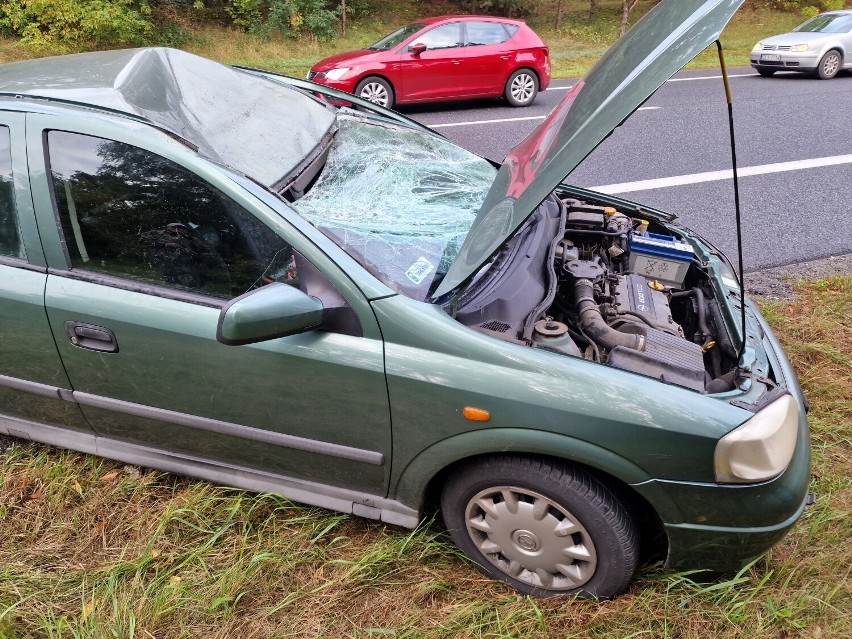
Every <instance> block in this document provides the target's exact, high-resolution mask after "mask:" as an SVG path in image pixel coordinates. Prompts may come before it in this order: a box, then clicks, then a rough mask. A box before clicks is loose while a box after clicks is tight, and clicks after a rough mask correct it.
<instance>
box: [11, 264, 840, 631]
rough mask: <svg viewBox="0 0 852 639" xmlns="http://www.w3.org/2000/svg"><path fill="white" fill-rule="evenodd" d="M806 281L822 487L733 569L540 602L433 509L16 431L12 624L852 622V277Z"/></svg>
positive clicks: (794, 324)
mask: <svg viewBox="0 0 852 639" xmlns="http://www.w3.org/2000/svg"><path fill="white" fill-rule="evenodd" d="M795 290H796V292H797V296H798V297H797V299H796V301H794V302H768V303H765V304H763V308H764V312H765V314H766V316H767V317H768V318H769V320H770V322H771V323H772V325H773V326H774V328H775V330H776V331H777V333H778V335H779V337H780V339H781V340H782V342H783V343H784V344H785V346H786V349H787V352H788V354H789V355H790V357H791V359H792V361H793V364H794V366H795V367H796V369H797V371H798V374H799V376H800V379H801V382H802V384H803V385H804V387H805V391H806V393H807V395H808V396H809V398H810V400H811V402H812V405H813V410H812V412H811V415H810V423H811V427H812V432H813V444H814V472H813V475H814V477H813V490H815V491H816V492H817V493H818V494H819V500H818V502H817V504H816V505H815V506H813V507H811V508H810V509H809V510H808V511H807V513H806V514H805V516H804V517H803V519H802V520H801V521H800V522H799V523H798V525H797V526H796V527H795V528H794V530H793V531H792V533H791V534H790V535H788V536H787V537H786V538H785V539H784V540H783V541H782V542H781V543H780V544H779V545H778V546H776V547H775V548H774V549H773V550H772V551H771V552H770V553H769V554H768V555H767V556H765V557H762V558H760V559H758V560H757V561H755V562H753V563H752V564H751V565H749V566H747V567H746V568H745V569H743V570H742V571H741V572H739V573H738V574H736V575H728V576H726V577H724V578H722V579H721V580H717V581H714V582H710V583H706V582H702V581H701V580H700V579H699V575H696V574H689V573H677V574H670V573H666V572H663V571H661V570H660V569H659V567H653V566H652V567H649V568H646V569H644V570H643V572H642V573H641V574H640V575H639V576H638V578H637V579H636V581H635V582H634V583H633V585H632V587H631V589H630V591H629V592H628V593H627V594H626V595H624V596H622V597H621V598H619V599H617V600H615V601H609V602H601V603H593V602H583V601H573V600H569V599H565V598H556V599H549V600H544V601H535V600H532V599H529V598H525V597H520V596H518V595H516V594H515V593H514V592H512V591H510V590H509V589H507V588H505V587H503V586H502V585H499V584H496V583H493V582H490V581H488V580H487V579H485V578H484V577H481V576H480V575H479V573H477V571H476V570H475V569H474V568H473V567H472V566H471V565H470V564H468V563H467V562H466V561H464V560H463V559H462V558H461V557H460V556H459V555H458V553H457V551H456V550H455V549H454V547H453V546H452V545H451V544H450V542H449V540H448V538H447V536H446V534H445V533H444V532H443V531H441V529H440V528H439V527H437V526H435V525H431V524H430V525H424V526H423V527H421V528H420V529H418V530H416V531H413V532H412V531H407V530H402V529H398V528H394V527H390V526H383V525H380V524H376V523H373V522H369V521H366V520H361V519H357V518H352V517H348V516H345V515H340V514H337V513H332V512H329V511H325V510H320V509H314V508H308V507H303V506H299V505H295V504H293V503H291V502H289V501H287V500H285V499H283V498H281V497H278V496H275V495H269V494H260V495H258V494H253V493H248V492H244V491H239V490H234V489H229V488H223V487H219V486H214V485H211V484H208V483H204V482H198V481H194V480H189V479H183V478H178V477H175V476H173V475H169V474H164V473H160V472H156V471H145V470H140V469H137V468H134V467H130V466H122V465H121V464H118V463H115V462H111V461H106V460H102V459H99V458H96V457H90V456H85V455H80V454H76V453H71V452H67V451H59V450H56V449H53V448H50V447H45V446H39V445H35V444H26V443H22V442H14V443H12V444H11V446H8V447H7V448H5V450H3V451H2V452H0V482H2V492H0V540H2V543H0V637H2V638H3V639H23V638H30V637H32V638H36V637H38V638H42V637H50V638H51V639H53V638H55V639H60V638H63V639H64V638H66V637H67V638H69V639H71V638H91V639H96V638H98V639H99V638H102V637H127V638H139V639H150V638H152V637H155V638H158V639H159V638H165V637H168V638H178V637H204V638H205V639H208V638H217V637H223V638H224V637H240V638H241V639H248V638H252V637H258V638H260V637H263V638H269V637H386V636H388V637H405V638H412V639H413V638H417V637H430V638H432V637H446V638H450V637H453V638H455V637H477V638H478V637H524V638H538V637H554V638H555V637H559V638H566V639H567V638H572V637H576V638H580V637H584V638H585V637H601V638H603V637H634V638H638V637H649V638H652V637H653V638H657V637H678V638H683V639H699V638H700V639H704V638H706V637H715V638H718V639H727V638H731V639H733V638H742V637H748V638H752V637H771V638H773V639H775V638H778V639H782V638H783V639H789V638H794V637H802V638H804V637H809V638H816V637H824V638H826V639H834V638H839V637H849V636H852V614H850V611H852V586H851V585H852V579H850V566H852V549H850V547H849V543H848V542H849V539H850V538H852V516H850V514H852V483H850V477H852V445H851V444H852V442H850V433H852V365H850V358H849V353H850V352H852V315H850V312H849V309H850V308H852V276H844V277H831V278H826V279H821V280H816V281H809V282H799V283H797V284H795ZM0 443H1V442H0ZM0 449H2V446H0Z"/></svg>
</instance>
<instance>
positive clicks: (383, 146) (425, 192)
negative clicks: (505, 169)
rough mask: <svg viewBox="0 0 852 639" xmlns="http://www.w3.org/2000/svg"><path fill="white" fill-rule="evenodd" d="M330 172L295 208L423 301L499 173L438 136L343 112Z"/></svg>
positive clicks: (376, 271)
mask: <svg viewBox="0 0 852 639" xmlns="http://www.w3.org/2000/svg"><path fill="white" fill-rule="evenodd" d="M338 126H339V128H338V132H337V136H336V137H335V140H334V143H333V145H332V147H331V151H330V153H329V156H328V160H327V163H326V166H325V168H324V170H323V172H322V174H321V175H320V177H319V179H318V180H317V182H316V184H314V186H313V187H312V188H311V190H310V191H308V193H307V194H306V195H305V196H304V197H302V198H301V199H299V200H297V201H296V202H294V203H293V207H294V208H295V209H296V210H297V211H298V212H299V214H301V215H302V216H303V217H305V218H306V219H307V220H308V221H309V222H311V223H312V224H313V225H314V226H316V227H317V228H319V229H320V230H321V231H322V232H323V233H325V234H326V235H327V236H329V237H330V238H331V239H333V240H334V241H335V242H336V243H337V244H339V245H340V246H341V247H342V248H343V249H344V250H346V251H347V252H348V253H349V254H350V255H352V256H353V257H354V258H355V259H356V260H358V261H359V262H360V263H361V264H363V265H364V266H365V267H366V268H367V269H368V270H369V271H370V272H372V273H373V274H374V275H376V276H377V277H378V278H379V279H381V280H382V281H383V282H385V283H386V284H387V285H388V286H390V287H391V288H393V289H394V290H396V291H397V292H399V293H403V294H405V295H408V296H409V297H412V298H414V299H417V300H425V299H426V298H427V296H428V294H429V292H430V290H431V289H433V288H434V286H436V285H437V283H438V282H439V281H440V279H441V277H442V276H443V274H444V273H446V270H447V268H448V267H449V265H450V263H451V262H452V261H453V259H454V258H455V256H456V254H457V253H458V249H459V247H460V246H461V243H462V242H463V241H464V238H465V236H466V235H467V232H468V230H469V229H470V226H471V224H472V223H473V220H474V218H475V216H476V212H477V211H478V210H479V207H480V206H481V205H482V202H483V200H484V199H485V194H486V193H487V192H488V188H489V187H490V186H491V182H492V181H493V180H494V176H495V175H496V173H497V170H496V169H495V168H494V167H493V166H492V165H491V164H490V163H488V162H487V161H486V160H483V159H482V158H480V157H478V156H476V155H473V154H472V153H469V152H468V151H465V150H464V149H462V148H461V147H458V146H456V145H455V144H453V143H451V142H449V141H447V140H445V139H444V138H442V137H440V136H437V135H429V134H424V133H423V132H421V131H416V130H412V129H408V128H405V127H401V126H398V125H394V124H390V123H385V122H376V121H374V120H368V119H366V118H363V117H361V116H357V115H354V114H347V113H345V112H341V113H340V115H339V116H338Z"/></svg>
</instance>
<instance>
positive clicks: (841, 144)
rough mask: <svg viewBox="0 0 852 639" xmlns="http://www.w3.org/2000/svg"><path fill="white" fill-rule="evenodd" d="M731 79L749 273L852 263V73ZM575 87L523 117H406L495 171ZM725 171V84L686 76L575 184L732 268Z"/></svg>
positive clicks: (490, 113)
mask: <svg viewBox="0 0 852 639" xmlns="http://www.w3.org/2000/svg"><path fill="white" fill-rule="evenodd" d="M729 73H730V76H731V88H732V91H733V95H734V119H735V120H734V123H735V130H736V136H737V156H738V165H739V168H740V198H741V208H742V216H743V230H744V260H743V261H744V266H745V269H746V270H747V271H754V270H759V269H764V268H768V267H773V266H781V265H787V264H794V263H798V262H803V261H807V260H813V259H818V258H823V257H828V256H831V255H845V254H850V253H852V214H851V213H852V115H850V114H852V111H850V107H852V74H845V75H844V74H842V75H840V76H838V77H837V78H835V79H833V80H830V81H823V80H815V79H811V78H810V77H807V76H804V75H795V74H778V75H776V76H774V77H772V78H762V77H760V76H758V75H757V74H756V73H755V72H754V71H753V70H752V69H750V68H745V67H739V68H732V69H730V70H729ZM573 83H574V81H571V80H559V81H555V82H554V83H553V85H551V88H550V89H548V90H547V91H545V92H543V93H541V94H540V95H539V97H538V98H537V99H536V102H535V103H534V104H533V105H532V106H531V107H528V108H525V109H514V108H511V107H508V106H504V104H503V103H502V102H501V101H496V100H484V101H472V102H460V103H450V104H441V105H428V106H418V107H408V108H404V110H403V109H401V110H403V112H404V113H406V114H407V115H408V116H409V117H412V118H414V119H416V120H419V121H420V122H423V123H424V124H427V125H429V126H432V127H434V128H435V129H436V130H438V131H440V132H441V133H442V134H443V135H445V136H446V137H448V138H449V139H451V140H453V141H455V142H456V143H458V144H460V145H462V146H464V147H465V148H468V149H470V150H471V151H474V152H475V153H478V154H480V155H483V156H485V157H489V158H492V159H495V160H498V161H500V160H502V158H503V157H504V156H505V155H506V152H507V151H508V150H509V149H510V148H511V147H512V146H514V145H515V144H517V143H518V142H520V141H521V140H522V139H523V138H524V137H525V136H526V135H527V134H528V133H529V132H530V131H532V130H533V128H535V126H536V125H537V124H538V123H539V122H541V120H542V119H543V117H544V116H545V115H546V114H547V113H548V112H549V111H550V110H551V109H553V108H554V107H555V106H556V105H557V104H558V103H559V101H560V100H561V99H562V97H563V96H564V95H565V92H566V87H570V86H571V85H573ZM730 168H731V149H730V143H729V135H728V119H727V105H726V102H725V96H724V87H723V83H722V80H721V76H720V75H719V73H718V71H715V70H703V71H687V72H682V73H679V74H678V75H676V76H675V77H674V78H673V79H672V80H670V81H669V82H668V83H666V84H665V85H664V86H663V87H661V88H660V89H659V90H658V91H657V93H656V94H655V95H654V96H652V97H651V98H650V100H648V101H647V102H646V103H645V105H644V106H643V107H642V108H641V109H640V110H639V111H637V112H636V113H634V114H633V115H632V116H631V117H630V118H629V119H628V120H627V122H625V123H624V124H623V125H622V126H621V127H619V128H618V129H617V130H616V131H615V132H614V133H613V134H612V136H610V138H609V139H607V140H606V141H604V142H603V144H601V146H600V147H598V149H597V150H595V151H594V152H593V153H592V154H591V155H590V156H589V157H588V158H586V160H585V161H584V162H583V163H582V164H581V165H580V166H579V167H577V169H576V170H575V171H574V172H573V173H572V174H571V176H570V177H569V178H568V182H570V183H572V184H577V185H579V186H585V187H590V188H595V187H599V188H601V189H602V190H606V191H608V192H611V193H617V194H618V195H619V196H621V197H625V198H627V199H630V200H634V201H638V202H642V203H645V204H649V205H652V206H655V207H657V208H660V209H663V210H665V211H668V212H671V213H675V214H677V215H678V217H679V220H680V222H681V223H682V224H684V225H686V226H688V227H690V228H692V229H694V230H695V231H697V232H699V233H700V234H702V235H704V236H705V237H707V238H708V239H709V240H711V241H712V242H713V243H714V244H716V245H717V246H718V247H719V248H721V249H722V250H724V251H725V253H727V254H728V256H729V257H731V258H732V259H734V258H735V257H736V235H735V231H734V228H735V227H734V195H733V182H732V180H731V179H730V178H729V177H728V176H729V174H725V173H723V174H722V175H719V174H716V173H714V172H720V171H726V170H728V171H729V170H730ZM708 174H709V175H708ZM648 180H659V181H657V182H650V183H649V182H647V181H648Z"/></svg>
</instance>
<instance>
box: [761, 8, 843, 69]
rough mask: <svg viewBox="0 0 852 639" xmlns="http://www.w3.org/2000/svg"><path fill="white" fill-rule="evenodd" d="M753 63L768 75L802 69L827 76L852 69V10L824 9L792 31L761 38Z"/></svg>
mask: <svg viewBox="0 0 852 639" xmlns="http://www.w3.org/2000/svg"><path fill="white" fill-rule="evenodd" d="M751 66H753V67H754V68H755V69H757V72H758V73H759V74H760V75H764V76H770V75H772V74H773V73H775V72H776V71H800V72H803V73H812V74H813V75H815V76H817V77H819V78H821V79H823V80H829V79H831V78H833V77H834V76H836V75H837V73H838V72H839V71H841V70H842V69H852V10H847V11H829V12H827V13H821V14H819V15H818V16H814V17H813V18H811V19H810V20H808V21H807V22H805V23H804V24H800V25H799V26H798V27H796V28H795V29H793V31H792V32H790V33H784V34H781V35H777V36H772V37H771V38H766V39H765V40H761V41H760V42H758V43H757V44H756V45H754V49H752V50H751Z"/></svg>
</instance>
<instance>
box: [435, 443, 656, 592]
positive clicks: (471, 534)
mask: <svg viewBox="0 0 852 639" xmlns="http://www.w3.org/2000/svg"><path fill="white" fill-rule="evenodd" d="M441 511H442V514H443V517H444V522H445V524H446V525H447V528H448V530H449V531H450V534H451V535H452V537H453V541H455V543H456V545H457V546H458V547H459V548H460V549H461V550H462V551H463V552H464V553H465V554H466V555H467V556H468V557H470V558H471V559H472V560H473V561H474V562H476V564H477V565H478V566H479V568H480V570H482V572H484V573H485V574H486V575H488V576H489V577H492V578H493V579H497V580H499V581H503V582H505V583H507V584H509V585H511V586H512V587H514V588H515V589H517V590H519V591H520V592H522V593H525V594H529V595H534V596H539V597H549V596H554V595H564V594H579V595H580V596H584V597H593V598H599V599H606V598H610V597H614V596H616V595H618V594H620V593H621V592H623V591H624V590H625V589H626V588H627V585H628V583H629V582H630V579H631V577H632V576H633V573H634V571H635V569H636V564H637V559H638V557H639V532H638V529H637V526H636V523H635V521H634V520H633V517H632V515H631V513H630V511H629V510H628V509H627V508H626V507H625V506H624V504H623V503H622V502H621V500H620V499H619V498H618V497H617V495H616V494H615V493H614V492H613V491H612V490H610V488H608V487H607V486H606V485H605V484H604V483H603V482H601V481H599V480H598V479H596V478H595V477H593V476H592V475H591V474H589V473H588V472H586V471H584V470H582V469H580V468H577V467H574V466H569V465H567V464H562V463H559V462H555V461H549V460H541V459H536V458H527V457H516V456H499V457H487V458H484V459H481V460H479V461H477V462H476V463H473V464H471V465H468V466H465V467H463V468H462V469H461V470H459V471H458V472H456V473H454V474H453V475H451V476H450V478H449V480H448V481H447V482H446V484H445V486H444V489H443V491H442V495H441Z"/></svg>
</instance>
